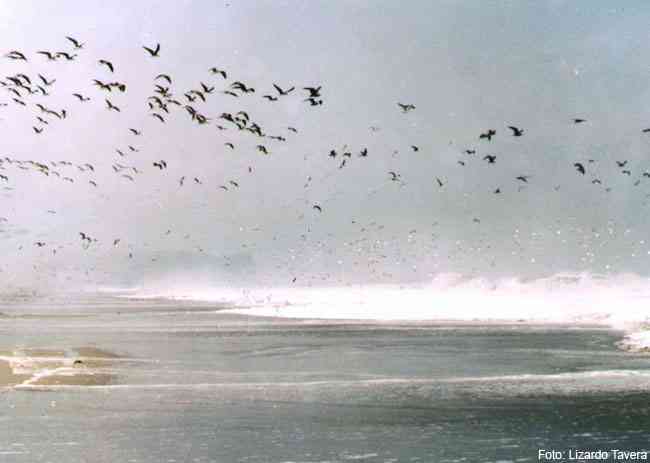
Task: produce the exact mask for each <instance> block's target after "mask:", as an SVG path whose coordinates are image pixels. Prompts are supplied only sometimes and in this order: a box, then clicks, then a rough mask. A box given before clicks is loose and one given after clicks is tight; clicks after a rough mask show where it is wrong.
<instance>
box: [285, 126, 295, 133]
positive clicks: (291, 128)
mask: <svg viewBox="0 0 650 463" xmlns="http://www.w3.org/2000/svg"><path fill="white" fill-rule="evenodd" d="M287 130H291V131H292V132H293V133H298V130H296V128H295V127H287Z"/></svg>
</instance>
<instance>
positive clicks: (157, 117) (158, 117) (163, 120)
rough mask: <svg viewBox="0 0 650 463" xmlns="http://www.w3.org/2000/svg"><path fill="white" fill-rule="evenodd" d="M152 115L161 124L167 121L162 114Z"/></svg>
mask: <svg viewBox="0 0 650 463" xmlns="http://www.w3.org/2000/svg"><path fill="white" fill-rule="evenodd" d="M151 115H152V116H153V117H155V118H156V119H158V120H159V121H160V122H165V119H164V118H163V117H162V116H161V115H160V114H158V113H152V114H151Z"/></svg>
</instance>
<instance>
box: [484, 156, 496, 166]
mask: <svg viewBox="0 0 650 463" xmlns="http://www.w3.org/2000/svg"><path fill="white" fill-rule="evenodd" d="M483 160H484V161H487V162H488V164H494V163H495V162H496V160H497V157H496V156H494V155H491V154H486V155H485V156H484V157H483Z"/></svg>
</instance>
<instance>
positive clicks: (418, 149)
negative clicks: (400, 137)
mask: <svg viewBox="0 0 650 463" xmlns="http://www.w3.org/2000/svg"><path fill="white" fill-rule="evenodd" d="M411 149H412V150H413V151H414V152H416V153H417V152H418V151H420V148H419V147H417V146H415V145H411Z"/></svg>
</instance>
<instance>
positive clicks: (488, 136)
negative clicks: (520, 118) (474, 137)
mask: <svg viewBox="0 0 650 463" xmlns="http://www.w3.org/2000/svg"><path fill="white" fill-rule="evenodd" d="M496 134H497V132H496V130H494V129H489V130H488V131H487V132H485V133H482V134H481V135H479V137H478V138H479V139H481V138H486V139H487V141H490V140H492V137H493V136H494V135H496Z"/></svg>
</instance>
